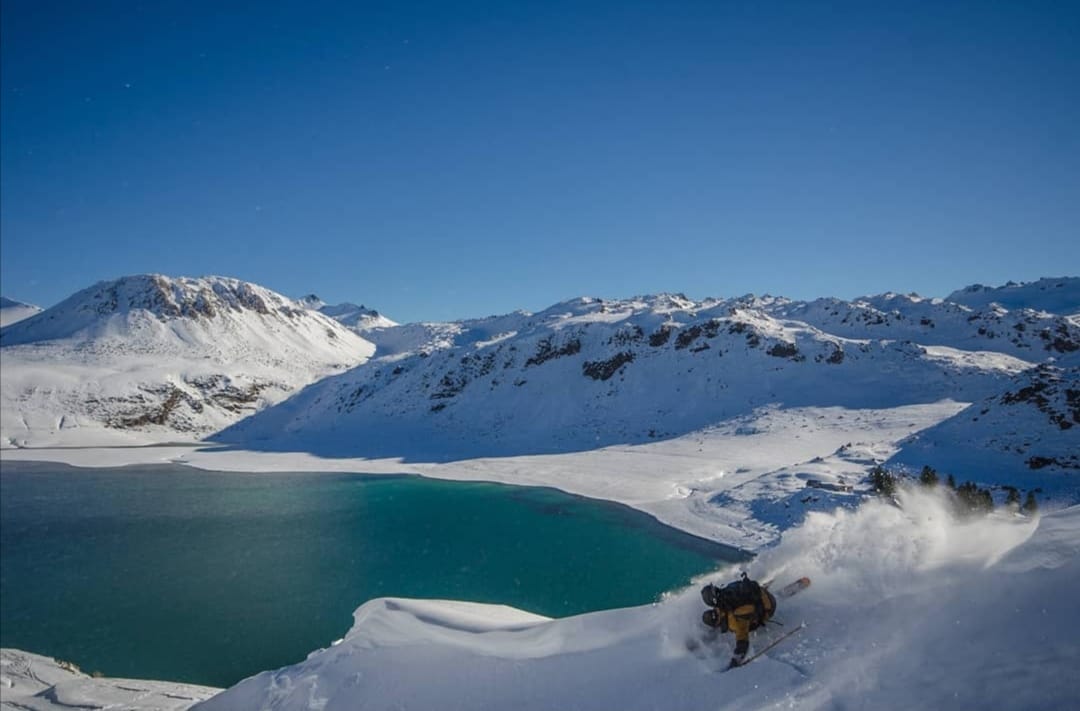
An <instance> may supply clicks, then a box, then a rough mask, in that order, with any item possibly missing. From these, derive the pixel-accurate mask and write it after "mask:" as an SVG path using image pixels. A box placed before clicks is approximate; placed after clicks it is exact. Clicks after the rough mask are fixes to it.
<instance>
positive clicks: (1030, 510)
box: [1020, 491, 1039, 516]
mask: <svg viewBox="0 0 1080 711" xmlns="http://www.w3.org/2000/svg"><path fill="white" fill-rule="evenodd" d="M1038 510H1039V502H1038V501H1036V500H1035V492H1034V491H1029V492H1028V493H1027V498H1025V499H1024V505H1023V506H1022V507H1020V511H1022V512H1023V513H1025V514H1027V515H1028V516H1031V515H1032V514H1034V513H1036V512H1037V511H1038Z"/></svg>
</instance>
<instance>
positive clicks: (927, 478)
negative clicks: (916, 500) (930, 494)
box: [919, 466, 940, 486]
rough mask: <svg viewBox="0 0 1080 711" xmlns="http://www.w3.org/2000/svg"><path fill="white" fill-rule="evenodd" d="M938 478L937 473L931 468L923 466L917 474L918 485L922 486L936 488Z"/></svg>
mask: <svg viewBox="0 0 1080 711" xmlns="http://www.w3.org/2000/svg"><path fill="white" fill-rule="evenodd" d="M939 481H940V478H939V477H938V473H937V471H935V470H934V468H933V467H931V466H924V467H923V468H922V473H920V474H919V483H920V484H922V485H923V486H937V485H938V482H939Z"/></svg>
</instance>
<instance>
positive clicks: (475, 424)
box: [217, 295, 1080, 458]
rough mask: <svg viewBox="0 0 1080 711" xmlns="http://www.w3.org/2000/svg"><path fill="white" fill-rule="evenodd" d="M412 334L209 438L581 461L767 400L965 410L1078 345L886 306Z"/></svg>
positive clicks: (748, 303)
mask: <svg viewBox="0 0 1080 711" xmlns="http://www.w3.org/2000/svg"><path fill="white" fill-rule="evenodd" d="M875 304H877V305H876V306H875ZM886 305H888V306H889V308H888V309H887V310H886V309H885V308H879V306H880V307H884V306H886ZM927 321H928V322H929V323H927ZM991 324H992V325H993V329H991V328H990V325H991ZM402 328H409V327H402ZM414 329H415V327H414ZM414 333H415V334H418V335H420V337H418V338H416V339H415V342H416V343H422V345H421V346H419V347H418V348H417V349H416V350H412V351H409V350H400V351H398V352H396V353H394V354H393V355H387V356H385V357H380V358H377V359H375V360H372V361H371V362H369V363H367V364H365V365H364V366H361V367H359V368H356V369H354V370H352V371H350V372H348V373H344V374H341V375H338V376H334V377H331V378H328V379H326V380H324V381H322V382H320V383H317V384H315V385H314V386H312V387H309V388H307V389H305V390H304V391H303V392H301V393H299V394H298V395H297V396H295V397H293V398H291V399H290V400H289V401H288V402H285V403H282V404H281V405H280V406H278V407H275V408H272V409H268V410H266V411H264V412H262V413H260V414H259V415H258V416H256V417H252V418H249V419H248V420H245V421H244V422H241V423H238V424H237V425H236V426H234V427H232V428H229V429H228V430H226V431H224V432H222V433H220V435H218V436H217V437H218V439H220V440H222V441H226V442H231V443H237V444H243V445H245V446H254V447H259V448H262V447H265V448H269V449H298V450H301V451H307V450H314V451H318V452H323V453H334V454H355V455H364V456H375V455H384V456H392V455H401V454H402V453H409V454H422V455H423V456H429V457H435V458H446V457H451V458H452V457H464V456H481V455H506V454H527V453H543V452H560V451H575V450H584V449H593V448H596V447H601V446H605V445H610V444H616V443H641V442H647V441H650V440H655V439H661V438H667V437H671V436H676V435H681V434H685V433H687V432H689V431H693V430H695V429H699V428H702V427H707V426H709V425H712V424H715V423H717V422H720V421H725V420H729V419H731V418H733V417H737V416H740V415H744V414H746V413H749V412H751V411H753V410H754V409H755V408H757V407H761V406H765V405H780V406H783V407H789V408H790V407H805V406H817V407H824V406H842V407H847V408H870V407H874V408H888V407H897V406H902V405H911V404H919V403H930V402H936V401H939V400H944V399H952V400H957V401H961V402H973V401H976V400H981V399H983V398H987V397H991V396H993V395H995V394H999V393H1001V392H1003V390H1004V389H1005V388H1007V387H1008V386H1009V384H1010V383H1011V378H1012V377H1014V376H1015V375H1017V374H1018V373H1021V372H1022V371H1024V370H1027V369H1029V368H1031V367H1033V366H1034V365H1036V364H1038V363H1042V362H1044V361H1047V360H1048V359H1050V358H1056V359H1058V360H1059V361H1068V360H1069V359H1075V358H1076V357H1077V355H1078V354H1077V352H1076V351H1077V349H1080V326H1078V325H1077V324H1076V323H1075V322H1073V321H1072V320H1070V319H1068V318H1065V317H1060V316H1051V315H1048V314H1043V313H1038V312H1033V311H1022V312H1017V313H1014V312H1008V311H1005V310H1004V309H995V310H994V311H993V312H990V313H984V312H975V311H972V310H970V309H968V308H967V307H964V306H959V305H956V304H952V303H948V302H942V301H929V300H922V299H918V298H917V297H896V296H892V295H887V296H883V297H878V298H877V299H871V300H862V301H859V302H853V303H848V302H841V301H837V300H828V301H824V300H822V301H818V302H811V303H798V302H791V301H789V300H786V299H779V298H766V299H757V298H754V297H743V298H740V299H732V300H727V301H724V300H715V299H714V300H708V301H704V302H694V301H691V300H690V299H687V298H685V297H683V296H681V295H658V296H647V297H640V298H636V299H629V300H622V301H605V300H602V299H591V298H581V299H574V300H571V301H566V302H563V303H560V304H556V305H555V306H552V307H551V308H549V309H547V310H545V311H542V312H540V313H537V314H526V313H516V314H509V315H507V316H501V317H492V318H491V319H481V320H478V321H472V322H462V323H459V324H454V325H450V326H446V327H445V328H444V329H443V330H442V331H441V332H440V335H441V339H438V340H433V339H430V338H428V340H426V341H425V337H427V336H431V334H433V333H436V331H435V330H434V329H433V328H432V327H431V326H430V325H427V326H425V327H424V328H423V329H422V330H421V331H416V330H414ZM991 333H993V334H995V335H993V336H991V335H989V334H991ZM998 333H1000V334H1002V335H996V334H998ZM1006 333H1007V334H1009V335H1008V337H1006V336H1005V335H1004V334H1006ZM1047 333H1049V334H1050V337H1048V336H1046V335H1045V334H1047ZM915 337H917V338H915Z"/></svg>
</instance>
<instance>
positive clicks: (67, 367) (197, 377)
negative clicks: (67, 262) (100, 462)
mask: <svg viewBox="0 0 1080 711" xmlns="http://www.w3.org/2000/svg"><path fill="white" fill-rule="evenodd" d="M0 346H2V351H0V353H2V360H0V368H2V370H3V373H2V375H3V377H2V378H0V415H2V420H0V446H5V447H10V446H27V445H30V446H43V445H48V444H64V445H80V444H87V443H94V444H120V443H136V442H147V441H159V442H160V441H170V440H183V439H197V438H200V437H202V436H205V435H207V434H210V433H211V432H214V431H217V430H219V429H221V428H222V427H225V426H227V425H229V424H231V423H233V422H235V421H237V420H239V419H240V418H242V417H244V416H246V415H248V414H250V413H252V412H254V411H256V410H258V409H260V408H262V407H265V406H266V405H267V404H271V403H275V402H278V401H280V400H281V399H283V398H284V397H286V396H288V395H289V394H290V393H292V392H293V391H294V390H296V389H297V388H299V387H301V386H303V385H306V384H308V383H310V382H311V381H313V380H315V379H317V378H319V377H321V376H323V375H326V374H328V373H331V372H335V371H340V370H342V369H344V368H347V367H351V366H354V365H357V364H359V363H362V362H363V361H364V360H366V359H367V358H368V357H370V356H371V354H372V353H373V352H374V346H373V345H372V344H371V343H369V342H368V341H365V340H363V339H362V338H360V337H359V336H357V335H356V334H355V333H353V332H352V331H350V330H349V329H347V328H345V327H344V326H343V325H342V324H340V323H338V322H337V321H334V320H333V319H330V318H328V317H326V316H324V315H322V314H320V313H318V312H315V311H311V310H308V309H306V308H303V307H302V306H300V305H299V304H297V303H295V302H293V301H291V300H289V299H286V298H285V297H283V296H281V295H280V294H276V293H274V292H272V291H270V290H268V289H264V288H262V287H260V286H257V285H254V284H249V283H246V282H242V281H238V280H236V279H227V278H223V277H206V278H202V279H173V278H169V277H164V276H160V275H143V276H135V277H127V278H124V279H119V280H116V281H112V282H102V283H100V284H97V285H95V286H93V287H90V288H89V289H85V290H83V291H81V292H79V293H78V294H75V295H74V296H72V297H70V298H69V299H67V300H65V301H63V302H61V303H60V304H57V305H56V306H54V307H52V308H50V309H47V310H45V311H43V312H41V313H39V314H37V315H35V316H33V317H31V318H28V319H26V320H23V321H20V322H18V323H15V324H13V325H11V326H8V327H6V328H4V329H3V330H2V331H0Z"/></svg>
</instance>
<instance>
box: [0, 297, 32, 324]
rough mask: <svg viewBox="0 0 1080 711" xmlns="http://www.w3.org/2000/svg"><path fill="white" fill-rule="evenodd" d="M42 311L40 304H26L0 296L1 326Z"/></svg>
mask: <svg viewBox="0 0 1080 711" xmlns="http://www.w3.org/2000/svg"><path fill="white" fill-rule="evenodd" d="M40 312H41V307H40V306H33V305H31V304H24V303H22V302H21V301H14V300H12V299H8V298H6V297H3V296H0V328H3V327H4V326H10V325H11V324H13V323H17V322H19V321H22V320H23V319H28V318H30V317H31V316H33V315H34V314H36V313H40Z"/></svg>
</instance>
